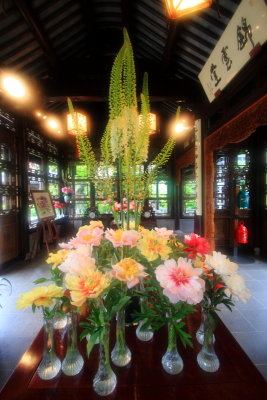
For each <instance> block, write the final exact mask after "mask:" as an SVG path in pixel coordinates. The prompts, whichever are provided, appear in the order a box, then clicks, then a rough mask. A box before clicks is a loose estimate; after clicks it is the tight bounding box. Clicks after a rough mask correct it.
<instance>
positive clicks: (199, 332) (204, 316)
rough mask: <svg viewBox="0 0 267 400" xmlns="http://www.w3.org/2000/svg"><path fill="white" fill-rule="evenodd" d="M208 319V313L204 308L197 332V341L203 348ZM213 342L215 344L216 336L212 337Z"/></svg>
mask: <svg viewBox="0 0 267 400" xmlns="http://www.w3.org/2000/svg"><path fill="white" fill-rule="evenodd" d="M206 319H207V311H206V310H205V309H204V308H201V323H200V326H199V328H198V330H197V332H196V339H197V341H198V343H199V344H201V345H202V346H203V344H204V324H205V321H206ZM212 340H213V343H214V342H215V336H214V334H213V335H212Z"/></svg>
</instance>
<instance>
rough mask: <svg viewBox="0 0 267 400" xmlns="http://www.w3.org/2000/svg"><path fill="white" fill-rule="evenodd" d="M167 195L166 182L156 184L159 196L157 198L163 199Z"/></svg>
mask: <svg viewBox="0 0 267 400" xmlns="http://www.w3.org/2000/svg"><path fill="white" fill-rule="evenodd" d="M167 194H168V184H167V182H166V181H160V182H159V183H158V195H159V197H165V196H166V195H167ZM164 195H165V196H164Z"/></svg>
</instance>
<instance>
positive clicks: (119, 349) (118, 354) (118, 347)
mask: <svg viewBox="0 0 267 400" xmlns="http://www.w3.org/2000/svg"><path fill="white" fill-rule="evenodd" d="M116 320H117V323H116V343H115V346H114V348H113V350H112V352H111V359H112V362H113V364H114V365H116V366H117V367H125V366H126V365H128V364H129V362H130V361H131V358H132V354H131V351H130V349H129V348H128V347H127V345H126V342H125V309H124V308H123V309H122V310H120V311H118V312H117V316H116Z"/></svg>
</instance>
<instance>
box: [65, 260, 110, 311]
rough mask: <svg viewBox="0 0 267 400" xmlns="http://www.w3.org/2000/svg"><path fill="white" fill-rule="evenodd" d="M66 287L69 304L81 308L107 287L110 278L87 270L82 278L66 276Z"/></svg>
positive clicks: (93, 270)
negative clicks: (68, 292) (69, 297)
mask: <svg viewBox="0 0 267 400" xmlns="http://www.w3.org/2000/svg"><path fill="white" fill-rule="evenodd" d="M65 279H66V287H67V289H69V290H70V295H71V300H72V301H71V303H72V304H73V305H74V306H77V307H81V306H82V305H83V304H84V303H85V301H86V300H87V299H95V298H97V297H99V296H100V295H101V293H102V292H103V291H104V290H105V289H106V288H107V287H108V286H109V284H110V278H109V277H108V276H107V275H105V274H103V273H102V272H100V271H98V270H96V269H92V268H88V270H87V272H84V274H83V276H73V275H70V274H67V275H66V278H65Z"/></svg>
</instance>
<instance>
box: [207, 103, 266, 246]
mask: <svg viewBox="0 0 267 400" xmlns="http://www.w3.org/2000/svg"><path fill="white" fill-rule="evenodd" d="M262 125H267V95H265V96H263V97H262V98H261V99H259V100H258V101H256V102H255V103H254V104H253V105H251V106H250V107H248V108H247V109H246V110H244V111H242V112H241V113H240V114H238V115H237V116H236V117H234V118H233V119H231V120H230V121H229V122H227V123H226V124H225V125H223V126H222V127H221V128H219V129H217V130H216V131H215V132H213V133H212V134H211V135H210V136H208V137H207V138H206V139H205V140H204V194H205V197H204V198H205V202H204V235H205V237H206V238H207V239H208V240H209V242H210V243H211V245H212V248H214V236H215V226H214V198H213V181H214V161H213V152H214V151H215V150H218V149H221V148H223V147H224V146H225V145H227V144H228V143H238V142H241V141H243V140H245V139H247V138H248V137H249V136H250V135H251V134H252V133H253V132H255V130H256V129H257V128H258V127H259V126H262Z"/></svg>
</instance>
